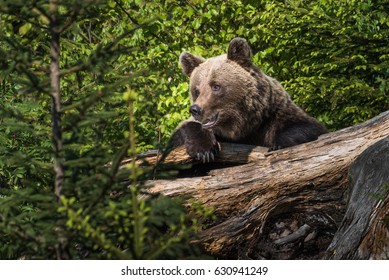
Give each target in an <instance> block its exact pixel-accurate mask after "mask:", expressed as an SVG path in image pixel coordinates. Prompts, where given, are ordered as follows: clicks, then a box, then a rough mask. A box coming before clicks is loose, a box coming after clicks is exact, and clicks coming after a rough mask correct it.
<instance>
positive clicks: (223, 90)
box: [179, 38, 261, 141]
mask: <svg viewBox="0 0 389 280" xmlns="http://www.w3.org/2000/svg"><path fill="white" fill-rule="evenodd" d="M179 61H180V64H181V67H182V69H183V72H184V74H186V75H187V76H188V77H190V94H191V100H192V106H191V107H190V112H191V114H192V116H193V118H194V119H195V120H196V121H198V122H200V123H201V124H202V126H203V128H204V129H211V130H212V131H213V132H214V133H215V134H216V135H219V136H221V137H223V138H225V139H228V140H233V141H239V140H240V139H241V138H244V137H246V136H247V135H244V134H245V133H247V131H252V127H251V129H247V126H250V125H251V126H253V125H255V123H257V122H258V119H261V116H258V113H259V112H261V110H260V108H259V107H261V104H260V102H258V97H259V95H258V91H257V79H256V75H257V74H258V73H257V71H255V69H257V68H256V66H254V65H253V64H252V59H251V49H250V47H249V45H248V43H247V42H246V40H245V39H242V38H235V39H233V40H232V41H231V42H230V44H229V47H228V51H227V54H225V55H221V56H217V57H212V58H209V59H204V58H202V57H199V56H196V55H193V54H190V53H187V52H183V53H182V54H181V55H180V60H179ZM254 120H256V121H255V123H253V122H254Z"/></svg>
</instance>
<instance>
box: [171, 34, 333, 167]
mask: <svg viewBox="0 0 389 280" xmlns="http://www.w3.org/2000/svg"><path fill="white" fill-rule="evenodd" d="M180 64H181V66H182V68H183V72H184V73H185V74H186V75H187V76H189V77H190V92H191V100H192V106H191V108H190V111H191V113H192V117H191V118H190V119H189V120H187V121H184V122H183V123H182V124H181V125H180V126H179V127H178V129H177V130H176V132H175V133H174V135H173V137H172V144H173V145H174V146H177V145H182V144H184V145H186V148H187V151H188V153H189V154H190V155H191V156H194V157H197V158H199V159H201V158H202V159H203V160H204V161H209V160H210V159H212V158H213V156H214V155H215V154H216V150H217V149H216V147H217V142H216V140H218V141H227V142H235V143H244V144H253V145H259V146H266V147H269V148H271V149H279V148H284V147H290V146H293V145H297V144H300V143H304V142H308V141H312V140H315V139H317V137H318V136H319V135H320V134H323V133H325V132H326V130H325V128H324V126H322V125H321V124H320V123H318V122H317V121H316V120H315V119H314V118H312V117H310V116H308V115H307V114H306V113H305V112H304V111H303V110H302V109H301V108H299V107H298V106H296V105H295V103H293V101H292V100H291V98H290V96H289V95H288V93H287V92H286V91H285V89H284V88H283V87H282V86H281V84H280V83H279V82H278V81H277V80H275V79H273V78H271V77H269V76H267V75H265V74H264V73H263V72H262V71H261V70H260V69H259V68H258V67H257V66H255V65H254V64H253V63H252V60H251V50H250V47H249V45H248V44H247V42H246V40H244V39H242V38H235V39H233V40H232V41H231V43H230V45H229V47H228V52H227V54H226V55H221V56H217V57H213V58H210V59H207V60H205V59H204V58H202V57H198V56H195V55H192V54H190V53H186V52H184V53H182V54H181V56H180Z"/></svg>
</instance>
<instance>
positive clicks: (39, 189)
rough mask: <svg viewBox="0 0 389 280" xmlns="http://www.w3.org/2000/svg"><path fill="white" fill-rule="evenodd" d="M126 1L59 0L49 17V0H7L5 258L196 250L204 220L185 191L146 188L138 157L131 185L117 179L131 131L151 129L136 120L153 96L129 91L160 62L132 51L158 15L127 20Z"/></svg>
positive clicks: (2, 48) (1, 228) (1, 235)
mask: <svg viewBox="0 0 389 280" xmlns="http://www.w3.org/2000/svg"><path fill="white" fill-rule="evenodd" d="M119 4H120V3H119V2H118V1H65V2H61V5H60V6H59V16H58V25H56V26H52V24H49V23H50V14H49V10H48V8H49V7H48V4H47V1H32V2H28V3H27V4H26V3H25V2H24V1H0V13H1V21H0V54H1V57H0V69H1V70H0V82H1V85H2V92H1V97H2V99H1V101H0V123H1V126H0V147H1V148H0V149H1V153H0V209H1V211H0V212H1V213H0V242H1V244H2V246H1V248H0V258H6V259H14V258H28V259H32V258H34V259H52V258H64V257H68V258H76V259H84V258H89V259H134V258H136V259H145V258H194V257H196V256H199V255H201V254H200V252H199V251H198V250H197V249H196V248H195V247H194V246H192V245H190V244H189V240H191V239H192V238H194V235H195V232H196V231H197V230H198V229H199V228H200V227H201V224H200V223H198V221H197V219H196V218H195V216H192V214H190V213H191V211H190V210H189V209H187V208H184V207H183V206H182V202H180V201H175V200H171V199H169V198H164V197H161V196H149V197H147V198H140V195H141V193H140V192H141V189H142V188H143V181H144V180H145V179H146V178H149V177H150V176H151V172H152V170H149V169H141V168H139V167H136V166H133V167H131V169H130V170H129V173H130V174H131V175H130V178H129V181H130V182H131V187H128V183H123V182H122V181H121V179H120V178H121V176H122V175H121V174H122V173H123V170H122V169H120V168H119V164H120V162H121V160H122V159H123V158H124V157H126V156H127V155H128V154H130V155H134V154H135V153H136V148H135V137H134V136H136V137H137V138H139V139H140V141H141V140H142V138H143V139H150V137H148V136H147V133H145V135H146V136H145V137H142V136H141V135H143V132H145V131H150V124H148V125H147V127H146V126H145V124H144V123H143V124H142V122H141V120H142V119H143V118H144V116H143V114H144V110H146V109H147V110H149V108H150V107H147V106H149V104H150V103H149V104H147V102H146V101H145V102H143V100H148V98H147V95H138V94H134V93H135V92H137V91H136V89H139V88H142V85H145V84H150V81H152V80H153V78H152V76H150V77H146V78H145V76H144V73H146V72H147V73H150V74H152V73H156V72H153V71H150V72H149V66H148V64H147V63H148V62H147V63H145V62H142V60H143V58H142V57H141V56H137V58H136V59H137V60H133V59H131V58H134V56H133V54H138V53H140V52H141V51H142V50H143V49H144V48H145V46H146V43H147V40H144V42H143V43H135V44H134V42H133V41H132V38H134V37H132V36H137V35H136V34H137V32H139V30H142V32H146V31H147V32H149V30H150V32H151V30H153V29H154V22H155V20H153V19H151V20H150V19H147V20H146V19H145V20H144V21H142V22H141V23H129V22H128V21H127V20H126V21H124V20H121V18H122V17H123V15H124V14H125V13H124V11H123V10H122V9H119V8H118V5H119ZM129 11H134V12H135V11H136V9H135V7H132V8H130V9H129ZM126 12H127V11H126ZM51 28H56V30H57V31H58V30H60V32H61V36H60V45H61V57H60V63H61V73H60V77H61V84H60V88H61V90H60V94H61V124H62V140H63V148H62V149H61V150H60V152H59V157H60V158H59V159H60V160H61V161H62V162H63V166H64V170H65V174H64V181H63V182H64V185H63V190H62V196H61V197H60V199H59V201H58V200H57V197H56V196H55V195H54V193H53V185H54V171H53V148H52V145H53V144H52V143H53V142H52V139H51V138H52V136H53V135H52V133H53V132H52V128H51V123H52V116H51V115H50V101H51V100H50V91H51V88H50V78H49V77H50V67H49V66H50V47H51V46H50V38H51V36H52V33H51V31H52V30H51ZM138 36H139V34H138ZM141 37H142V36H141ZM142 38H143V37H142ZM142 40H143V39H142ZM128 57H130V58H128ZM142 63H143V64H142ZM154 83H156V81H154ZM128 87H130V88H132V89H133V90H130V91H129V90H127V88H128ZM150 88H152V87H149V89H150ZM144 89H145V88H143V90H144ZM143 92H144V91H142V94H143ZM135 98H136V99H137V100H136V104H137V105H136V107H135V108H133V102H134V100H133V99H135ZM129 104H130V105H131V106H130V107H129ZM143 105H144V107H143ZM133 111H135V115H133ZM146 117H147V116H146ZM138 120H139V121H138ZM138 123H139V125H138ZM129 124H130V125H129ZM134 124H136V125H135V126H136V131H135V130H134V128H133V126H134ZM141 143H142V142H141ZM147 147H150V144H146V143H145V144H143V146H142V145H141V147H140V149H145V148H147ZM107 163H111V164H109V165H107ZM204 215H206V216H207V215H208V214H207V212H205V211H204Z"/></svg>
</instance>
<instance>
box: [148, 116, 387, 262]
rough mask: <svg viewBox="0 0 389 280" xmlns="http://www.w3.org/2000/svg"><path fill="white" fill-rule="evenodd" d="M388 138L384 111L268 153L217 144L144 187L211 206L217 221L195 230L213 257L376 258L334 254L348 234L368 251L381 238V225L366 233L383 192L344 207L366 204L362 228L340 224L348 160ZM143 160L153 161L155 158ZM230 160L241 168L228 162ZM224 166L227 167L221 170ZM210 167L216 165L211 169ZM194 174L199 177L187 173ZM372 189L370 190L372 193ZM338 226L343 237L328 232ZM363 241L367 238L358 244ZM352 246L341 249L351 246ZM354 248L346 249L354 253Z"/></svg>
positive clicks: (180, 152) (180, 155)
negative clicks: (177, 172)
mask: <svg viewBox="0 0 389 280" xmlns="http://www.w3.org/2000/svg"><path fill="white" fill-rule="evenodd" d="M388 135H389V111H387V112H385V113H382V114H381V115H379V116H377V117H375V118H373V119H371V120H369V121H367V122H365V123H363V124H359V125H356V126H353V127H349V128H346V129H342V130H340V131H337V132H333V133H329V134H326V135H323V136H321V137H320V138H319V139H318V140H317V141H314V142H310V143H305V144H302V145H298V146H295V147H291V148H286V149H282V150H277V151H273V152H267V151H266V150H267V149H265V148H263V147H254V146H245V145H237V144H225V143H222V144H221V147H222V149H221V153H220V155H219V157H218V159H217V162H218V163H217V164H208V165H203V164H197V165H194V167H192V169H191V170H190V172H186V175H188V174H190V175H191V176H190V177H184V178H177V179H175V180H152V181H149V182H148V185H149V187H150V191H151V192H160V193H162V194H165V195H169V196H182V197H194V198H196V199H199V200H200V201H202V203H203V204H204V205H205V206H208V207H212V208H213V209H214V211H215V214H216V215H217V220H216V221H215V222H212V223H211V224H209V225H208V228H207V229H204V230H203V231H202V233H201V235H200V238H199V240H198V242H199V243H200V244H201V245H202V246H203V248H204V249H205V250H206V251H207V252H208V253H210V254H212V255H214V256H218V257H222V258H243V259H320V258H347V257H351V258H366V257H370V258H374V257H377V258H379V257H382V254H381V255H379V254H369V253H368V252H366V253H364V254H363V255H358V254H348V253H350V252H348V253H344V254H336V251H337V248H338V247H339V246H340V245H341V244H340V243H342V242H344V240H346V237H347V236H346V235H345V233H347V232H353V231H355V230H358V231H359V232H361V234H359V235H362V234H363V233H367V234H368V235H366V236H365V239H364V240H362V241H360V239H358V240H359V242H362V243H363V244H364V248H365V249H366V250H367V251H369V250H370V251H372V250H374V248H369V246H368V245H372V246H375V245H376V243H378V242H376V243H374V242H371V238H372V235H374V234H379V235H380V234H381V233H382V234H381V235H382V236H381V235H380V236H378V237H377V238H381V237H382V238H387V237H388V235H385V234H386V233H387V231H386V233H384V232H385V230H383V227H380V230H381V231H380V232H372V230H373V229H375V228H376V226H377V224H379V223H380V220H379V219H382V218H383V217H384V216H385V215H386V214H387V213H388V196H387V195H386V197H385V199H383V200H382V201H381V202H379V203H378V200H377V201H376V202H375V203H370V204H368V205H367V204H366V203H365V197H366V195H365V196H363V195H362V196H360V197H359V198H358V203H357V204H356V203H350V204H349V209H347V213H349V212H350V214H349V215H350V216H352V215H353V214H354V215H355V213H359V212H358V209H359V210H360V209H362V208H366V207H367V206H368V207H369V208H370V209H365V210H366V211H365V212H364V213H365V218H366V219H367V220H366V219H365V220H366V221H365V223H364V224H363V225H359V227H356V226H355V225H354V224H352V223H351V224H350V221H348V220H347V221H343V222H342V219H343V217H344V214H345V212H346V205H347V187H348V184H349V175H348V174H349V173H348V172H349V167H350V165H351V164H352V163H353V162H354V161H355V159H356V158H357V157H358V156H359V155H360V154H361V153H362V152H363V151H364V150H366V149H367V148H368V147H370V146H372V145H373V144H374V143H376V142H378V141H380V140H381V139H383V138H385V137H387V136H388ZM143 160H146V161H148V162H149V163H151V164H156V162H157V157H155V156H154V157H146V159H143ZM165 162H170V163H172V162H174V163H188V162H193V161H192V159H190V158H189V156H188V155H187V154H186V153H185V150H184V149H183V148H182V147H181V148H178V149H176V150H174V151H173V152H172V153H171V154H170V155H169V156H168V157H167V158H166V159H165ZM237 163H239V164H241V165H238V166H230V165H231V164H237ZM223 165H226V166H227V167H225V168H221V167H223ZM215 167H217V169H213V168H215ZM381 171H382V172H386V174H388V173H389V172H388V168H387V163H386V169H385V170H383V169H381ZM196 172H197V173H198V174H200V175H201V176H193V174H196ZM374 176H380V175H379V174H375V175H374ZM369 187H370V186H369ZM371 187H372V188H371V191H377V189H374V188H373V186H371ZM369 190H370V189H368V190H366V192H367V193H368V192H369ZM357 192H358V191H357ZM366 192H365V193H366ZM351 193H352V192H351ZM379 193H381V194H382V192H379ZM351 197H353V196H351ZM351 207H353V208H352V209H351ZM367 213H370V214H371V215H370V216H369V215H367ZM373 214H374V215H373ZM366 215H367V216H368V217H367V216H366ZM341 222H342V227H341V228H339V226H340V224H341ZM345 227H347V230H346V231H345V229H344V228H345ZM338 228H339V230H343V234H342V235H341V237H342V238H341V237H337V238H334V235H335V234H336V236H339V234H338V233H336V232H337V229H338ZM361 238H362V237H361ZM366 238H367V239H368V240H369V242H370V243H369V242H368V241H365V240H367V239H366ZM377 240H378V239H377ZM331 242H332V243H331ZM384 242H388V239H385V240H384ZM330 244H331V247H330V248H329V251H328V252H327V253H326V250H327V248H328V246H329V245H330ZM351 247H352V246H351ZM351 247H349V248H346V249H345V251H347V250H348V251H350V250H351ZM356 248H357V247H356V246H353V250H354V251H355V249H356Z"/></svg>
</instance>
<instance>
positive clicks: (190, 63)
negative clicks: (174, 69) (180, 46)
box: [179, 52, 205, 77]
mask: <svg viewBox="0 0 389 280" xmlns="http://www.w3.org/2000/svg"><path fill="white" fill-rule="evenodd" d="M179 61H180V64H181V67H182V71H183V72H184V74H185V75H187V76H188V77H190V75H191V74H192V72H193V70H194V69H195V68H196V67H197V66H199V65H200V64H201V63H203V62H204V61H205V59H204V58H202V57H200V56H197V55H193V54H191V53H187V52H183V53H181V55H180V59H179Z"/></svg>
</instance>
